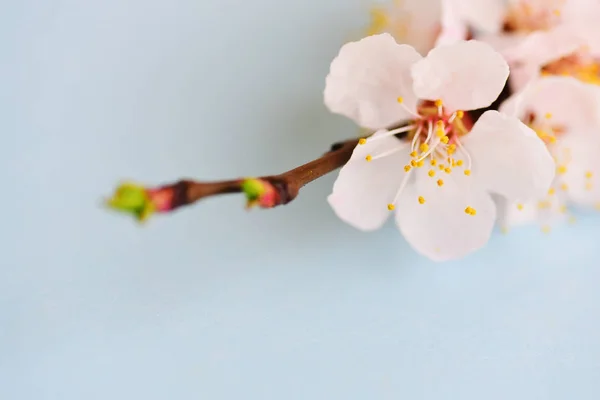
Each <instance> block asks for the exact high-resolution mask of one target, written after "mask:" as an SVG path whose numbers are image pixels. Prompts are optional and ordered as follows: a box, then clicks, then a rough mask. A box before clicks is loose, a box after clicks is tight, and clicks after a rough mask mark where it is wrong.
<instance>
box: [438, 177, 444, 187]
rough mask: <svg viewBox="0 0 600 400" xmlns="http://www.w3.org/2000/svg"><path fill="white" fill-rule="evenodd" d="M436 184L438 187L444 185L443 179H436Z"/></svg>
mask: <svg viewBox="0 0 600 400" xmlns="http://www.w3.org/2000/svg"><path fill="white" fill-rule="evenodd" d="M437 185H438V186H440V187H442V186H444V181H443V180H442V179H438V181H437Z"/></svg>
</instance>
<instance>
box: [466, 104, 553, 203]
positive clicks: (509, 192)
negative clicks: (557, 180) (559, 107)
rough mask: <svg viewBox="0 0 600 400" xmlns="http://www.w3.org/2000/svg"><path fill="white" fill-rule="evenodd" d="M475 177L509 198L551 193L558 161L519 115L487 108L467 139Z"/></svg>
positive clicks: (534, 196)
mask: <svg viewBox="0 0 600 400" xmlns="http://www.w3.org/2000/svg"><path fill="white" fill-rule="evenodd" d="M463 144H464V147H465V149H466V151H467V152H468V153H469V154H470V156H471V159H472V162H473V164H472V173H473V177H474V178H475V179H477V181H478V182H479V183H480V185H482V186H483V187H484V188H485V189H487V190H489V191H490V192H492V193H496V194H499V195H501V196H504V197H506V198H508V199H509V200H519V199H521V200H529V199H532V198H537V197H540V196H543V195H544V194H545V193H547V191H548V189H549V188H550V185H551V184H552V180H553V179H554V174H555V164H554V160H553V159H552V156H551V155H550V153H549V152H548V149H547V148H546V145H545V144H544V142H542V140H541V139H539V138H538V136H537V135H536V133H535V132H534V131H533V130H532V129H530V128H529V127H527V126H526V125H525V124H523V123H522V122H521V121H519V120H518V119H517V118H515V117H510V116H507V115H504V114H501V113H499V112H497V111H487V112H486V113H484V114H483V115H482V116H481V118H479V120H478V121H477V123H475V126H474V127H473V129H472V131H471V133H470V134H469V135H467V137H466V138H465V139H464V141H463Z"/></svg>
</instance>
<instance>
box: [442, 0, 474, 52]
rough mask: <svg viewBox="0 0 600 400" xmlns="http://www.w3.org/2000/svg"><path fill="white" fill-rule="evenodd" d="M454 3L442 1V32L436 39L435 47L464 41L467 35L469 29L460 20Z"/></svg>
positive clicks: (447, 0)
mask: <svg viewBox="0 0 600 400" xmlns="http://www.w3.org/2000/svg"><path fill="white" fill-rule="evenodd" d="M455 3H456V0H442V18H441V19H442V31H441V33H440V34H439V36H438V38H437V41H436V43H435V45H436V46H443V45H450V44H453V43H456V42H458V41H461V40H465V39H466V38H467V36H468V34H469V27H468V26H467V24H466V23H465V21H463V20H462V19H461V18H460V15H459V14H458V12H457V11H458V10H457V8H456V5H455Z"/></svg>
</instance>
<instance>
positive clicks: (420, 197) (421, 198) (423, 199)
mask: <svg viewBox="0 0 600 400" xmlns="http://www.w3.org/2000/svg"><path fill="white" fill-rule="evenodd" d="M419 204H425V198H424V197H423V196H419Z"/></svg>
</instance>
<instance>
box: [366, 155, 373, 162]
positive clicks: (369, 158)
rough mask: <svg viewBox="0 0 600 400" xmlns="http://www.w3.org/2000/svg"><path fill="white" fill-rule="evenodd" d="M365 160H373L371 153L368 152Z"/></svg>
mask: <svg viewBox="0 0 600 400" xmlns="http://www.w3.org/2000/svg"><path fill="white" fill-rule="evenodd" d="M365 160H367V161H371V160H373V157H372V156H371V155H370V154H368V155H367V156H366V157H365Z"/></svg>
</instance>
